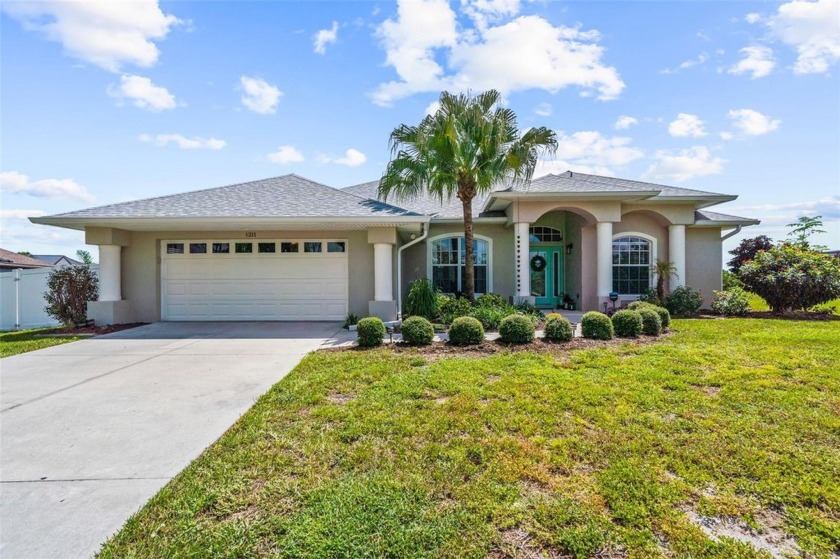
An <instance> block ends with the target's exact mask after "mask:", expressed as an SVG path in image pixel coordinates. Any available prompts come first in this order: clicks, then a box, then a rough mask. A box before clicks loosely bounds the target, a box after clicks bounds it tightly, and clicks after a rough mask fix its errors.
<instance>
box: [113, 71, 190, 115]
mask: <svg viewBox="0 0 840 559" xmlns="http://www.w3.org/2000/svg"><path fill="white" fill-rule="evenodd" d="M108 95H110V96H111V97H113V98H114V99H116V100H117V103H118V104H122V103H123V102H124V101H125V100H126V99H127V100H129V101H131V103H132V104H133V105H134V106H135V107H138V108H140V109H145V110H147V111H154V112H157V111H163V110H167V109H174V108H175V107H176V106H178V102H177V101H176V100H175V96H174V95H172V94H171V93H169V91H168V90H167V89H166V88H165V87H162V86H159V85H155V84H153V83H152V80H150V79H149V78H145V77H143V76H120V83H119V85H111V86H109V87H108Z"/></svg>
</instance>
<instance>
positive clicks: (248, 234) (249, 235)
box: [245, 231, 257, 239]
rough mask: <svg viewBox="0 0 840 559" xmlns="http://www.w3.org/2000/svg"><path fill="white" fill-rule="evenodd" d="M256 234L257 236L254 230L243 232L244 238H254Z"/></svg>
mask: <svg viewBox="0 0 840 559" xmlns="http://www.w3.org/2000/svg"><path fill="white" fill-rule="evenodd" d="M256 236H257V233H256V231H246V232H245V238H246V239H252V238H255V237H256Z"/></svg>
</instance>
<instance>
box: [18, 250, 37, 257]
mask: <svg viewBox="0 0 840 559" xmlns="http://www.w3.org/2000/svg"><path fill="white" fill-rule="evenodd" d="M18 254H20V255H21V256H28V257H29V258H34V257H33V256H32V253H31V252H29V251H28V250H19V251H18Z"/></svg>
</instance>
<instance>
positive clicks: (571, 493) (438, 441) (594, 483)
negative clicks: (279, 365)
mask: <svg viewBox="0 0 840 559" xmlns="http://www.w3.org/2000/svg"><path fill="white" fill-rule="evenodd" d="M674 330H675V331H676V333H675V334H673V335H672V336H669V337H668V338H666V339H664V340H663V341H662V342H661V343H657V344H650V345H641V346H640V345H632V344H624V345H621V346H620V347H613V348H600V349H588V350H579V351H575V352H557V353H555V354H537V353H529V352H524V353H515V354H514V353H502V354H497V355H494V356H491V357H486V358H482V359H461V358H458V359H447V360H441V361H437V362H433V363H427V361H426V360H425V359H424V358H423V357H422V356H421V355H419V354H411V353H408V354H401V355H394V354H392V353H390V352H389V351H388V350H384V349H380V350H374V351H349V352H341V353H324V352H320V353H314V354H311V355H310V356H308V357H307V358H306V359H305V360H304V361H303V362H302V363H301V364H300V365H299V366H298V367H297V368H296V369H295V370H294V371H293V372H292V373H291V374H290V375H289V376H288V377H287V378H285V379H284V380H283V381H281V382H280V383H278V384H277V385H275V386H274V387H273V388H272V389H271V390H270V391H269V392H268V393H267V394H266V395H264V396H263V397H262V398H261V399H260V400H259V401H258V402H257V403H256V405H255V406H254V407H253V408H252V409H251V410H250V411H249V412H248V413H247V414H245V415H244V416H243V417H242V418H241V420H240V421H239V422H238V423H237V424H236V425H234V426H233V427H232V428H231V429H230V430H229V431H228V432H227V433H226V434H225V435H224V436H223V437H222V438H221V439H220V440H219V441H218V442H216V443H215V444H214V445H212V446H211V447H210V448H209V449H208V450H207V451H205V453H204V454H203V455H202V456H201V457H200V458H198V459H197V460H196V461H195V462H193V463H192V464H191V465H190V466H189V467H188V468H187V469H186V470H184V471H183V472H182V473H181V474H179V475H178V476H177V477H176V478H175V479H174V480H173V481H172V482H170V483H169V484H168V485H167V486H166V487H165V488H164V489H163V490H161V492H160V493H159V494H158V495H157V496H155V497H154V498H153V499H152V500H151V501H150V502H149V503H148V504H147V505H146V506H145V507H144V508H143V509H142V510H141V511H140V512H139V513H137V514H136V515H135V516H134V517H132V518H131V519H130V520H129V521H128V523H127V524H126V525H125V527H124V528H123V529H122V530H121V531H120V532H119V533H118V534H117V535H116V536H115V537H114V538H113V539H112V540H111V541H110V542H108V543H107V544H106V545H105V547H104V548H103V550H102V552H101V556H102V557H109V558H110V557H119V558H132V557H476V558H479V557H488V556H490V557H504V556H511V557H516V556H523V555H525V554H526V553H529V552H534V551H537V552H541V553H544V554H545V555H546V556H548V555H549V554H550V553H555V554H557V555H561V556H573V557H605V556H610V557H612V556H615V557H638V558H642V557H645V558H646V557H660V556H661V557H685V558H689V557H690V558H702V557H715V558H721V559H723V558H749V557H769V555H767V554H766V552H759V551H757V550H756V549H753V548H751V547H750V546H748V545H747V544H744V543H742V542H739V541H736V540H734V539H729V538H723V539H721V540H720V541H712V540H711V539H709V538H708V537H707V536H706V535H704V533H703V532H702V531H701V530H700V529H699V528H698V527H697V526H696V525H694V524H692V523H691V522H690V521H689V520H688V518H687V516H686V511H694V512H696V513H698V514H703V515H707V516H715V517H734V518H737V519H740V521H742V522H745V523H747V524H748V525H751V526H755V527H759V526H761V525H762V522H763V519H765V518H767V517H768V515H774V517H775V518H780V519H781V520H780V522H781V530H783V531H784V532H786V533H789V534H793V535H794V536H795V537H796V541H797V543H798V545H799V546H800V547H801V548H802V549H803V550H804V551H805V552H806V553H807V554H808V556H811V557H826V558H827V557H831V556H832V553H837V552H838V550H840V483H838V473H840V369H838V365H837V364H838V363H840V323H836V322H797V321H771V320H760V319H740V320H739V319H727V320H693V321H685V320H682V321H679V320H678V321H675V324H674ZM208 413H212V412H211V411H208ZM523 542H525V543H523Z"/></svg>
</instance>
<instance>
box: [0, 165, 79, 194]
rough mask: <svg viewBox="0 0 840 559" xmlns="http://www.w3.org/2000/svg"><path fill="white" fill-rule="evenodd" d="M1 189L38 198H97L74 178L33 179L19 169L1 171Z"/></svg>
mask: <svg viewBox="0 0 840 559" xmlns="http://www.w3.org/2000/svg"><path fill="white" fill-rule="evenodd" d="M0 190H2V191H3V192H8V193H14V194H28V195H30V196H35V197H36V198H74V199H76V200H81V201H83V202H93V201H94V200H95V198H94V197H93V195H92V194H91V193H90V192H88V191H87V189H86V188H85V187H84V186H82V185H80V184H78V183H77V182H76V181H74V180H73V179H41V180H36V181H33V180H31V179H30V178H29V177H28V176H26V175H24V174H22V173H18V172H17V171H5V172H2V173H0Z"/></svg>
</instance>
